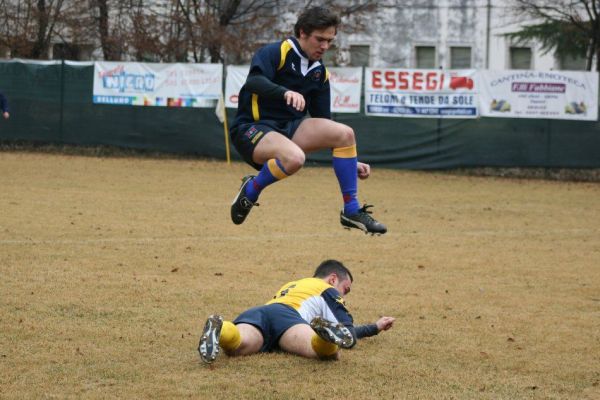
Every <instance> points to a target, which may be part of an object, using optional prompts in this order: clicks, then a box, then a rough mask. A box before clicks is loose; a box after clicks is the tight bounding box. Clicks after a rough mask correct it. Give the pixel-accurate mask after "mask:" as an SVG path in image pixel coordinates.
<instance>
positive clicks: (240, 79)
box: [225, 65, 250, 108]
mask: <svg viewBox="0 0 600 400" xmlns="http://www.w3.org/2000/svg"><path fill="white" fill-rule="evenodd" d="M249 71H250V66H249V65H228V66H227V78H226V79H225V107H228V108H237V106H238V96H239V94H240V90H241V89H242V86H244V83H246V78H247V77H248V72H249Z"/></svg>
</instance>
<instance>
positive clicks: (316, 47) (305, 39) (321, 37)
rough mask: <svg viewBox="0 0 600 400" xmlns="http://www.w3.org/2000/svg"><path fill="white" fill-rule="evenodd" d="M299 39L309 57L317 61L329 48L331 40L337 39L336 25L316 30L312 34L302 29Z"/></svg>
mask: <svg viewBox="0 0 600 400" xmlns="http://www.w3.org/2000/svg"><path fill="white" fill-rule="evenodd" d="M298 39H299V40H298V41H299V42H300V47H302V50H303V51H304V53H306V55H307V56H308V59H309V60H311V61H317V60H320V59H321V57H323V54H324V53H325V52H326V51H327V49H329V47H330V46H331V42H333V39H335V27H333V26H330V27H329V28H325V29H318V30H314V31H312V33H311V34H310V35H307V34H305V33H304V32H303V31H300V37H299V38H298Z"/></svg>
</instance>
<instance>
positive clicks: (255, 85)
mask: <svg viewBox="0 0 600 400" xmlns="http://www.w3.org/2000/svg"><path fill="white" fill-rule="evenodd" d="M246 89H248V90H249V91H251V92H252V93H256V94H257V95H259V96H261V97H264V98H266V99H271V100H283V98H284V95H285V92H287V91H288V89H287V88H286V87H283V86H281V85H278V84H276V83H275V82H273V81H271V80H270V79H269V78H267V77H266V76H264V75H263V74H262V73H260V72H259V71H256V70H255V71H253V72H251V73H250V74H249V75H248V78H247V79H246Z"/></svg>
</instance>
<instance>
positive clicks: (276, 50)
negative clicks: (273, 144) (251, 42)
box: [233, 37, 331, 126]
mask: <svg viewBox="0 0 600 400" xmlns="http://www.w3.org/2000/svg"><path fill="white" fill-rule="evenodd" d="M255 73H260V74H262V75H264V76H265V77H266V78H267V79H269V80H270V81H272V82H273V83H275V84H277V85H280V86H283V87H285V88H286V89H288V90H292V91H295V92H298V93H300V94H302V96H304V99H305V101H306V107H305V108H304V110H303V111H298V110H296V109H295V108H293V107H292V106H288V105H287V104H286V101H285V99H284V98H283V97H282V98H280V99H268V98H265V97H264V96H259V95H258V94H256V93H252V92H250V91H249V90H247V89H246V85H244V86H243V87H242V89H241V90H240V94H239V103H238V112H237V115H236V118H235V121H234V123H233V126H237V125H238V124H240V123H250V122H253V121H259V120H273V121H278V122H283V121H289V120H292V119H299V118H303V117H304V116H305V115H306V113H307V111H308V113H310V115H311V116H312V117H319V118H329V119H330V118H331V105H330V97H331V94H330V88H329V73H328V72H327V69H326V68H325V66H324V65H323V63H322V62H321V61H310V60H309V59H308V57H307V56H306V54H305V53H304V52H303V51H302V49H301V47H300V44H299V43H298V41H297V40H296V38H294V37H291V38H289V39H286V40H284V41H283V42H277V43H271V44H268V45H266V46H265V47H262V48H261V49H259V50H258V52H257V53H256V54H255V55H254V58H253V59H252V63H251V65H250V74H255Z"/></svg>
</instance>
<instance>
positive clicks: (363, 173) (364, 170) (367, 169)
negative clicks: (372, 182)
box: [356, 161, 371, 179]
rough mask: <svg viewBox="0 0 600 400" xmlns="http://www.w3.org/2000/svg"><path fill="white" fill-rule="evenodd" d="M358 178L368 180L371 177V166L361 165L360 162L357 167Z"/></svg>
mask: <svg viewBox="0 0 600 400" xmlns="http://www.w3.org/2000/svg"><path fill="white" fill-rule="evenodd" d="M356 170H357V172H358V177H359V178H360V179H367V178H368V177H369V175H371V166H370V165H369V164H365V163H361V162H360V161H359V162H358V164H357V165H356Z"/></svg>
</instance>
